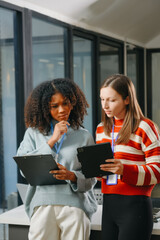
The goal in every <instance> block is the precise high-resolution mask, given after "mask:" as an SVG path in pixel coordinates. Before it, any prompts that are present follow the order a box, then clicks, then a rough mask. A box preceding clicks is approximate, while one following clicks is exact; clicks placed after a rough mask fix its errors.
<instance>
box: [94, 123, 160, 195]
mask: <svg viewBox="0 0 160 240" xmlns="http://www.w3.org/2000/svg"><path fill="white" fill-rule="evenodd" d="M122 124H123V120H115V128H114V139H115V138H116V136H117V134H118V132H119V130H120V128H121V127H122ZM103 142H110V143H111V142H112V138H111V136H110V137H109V136H107V135H105V133H104V131H103V124H102V123H100V124H99V125H98V126H97V131H96V143H97V144H98V143H103ZM111 144H112V143H111ZM114 158H115V159H120V160H121V162H122V163H123V164H124V172H123V176H121V177H120V176H118V184H116V185H106V179H104V178H102V193H105V194H121V195H146V196H150V195H151V191H152V189H153V187H154V185H155V184H157V183H159V182H160V139H159V134H158V132H157V130H156V128H155V126H154V124H153V122H152V121H150V120H149V119H145V120H142V121H141V122H140V125H139V127H138V129H137V131H136V132H135V134H131V136H130V140H129V142H128V143H127V144H117V145H115V147H114Z"/></svg>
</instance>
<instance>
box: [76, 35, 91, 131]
mask: <svg viewBox="0 0 160 240" xmlns="http://www.w3.org/2000/svg"><path fill="white" fill-rule="evenodd" d="M91 57H92V41H91V40H88V39H85V38H81V37H77V36H74V37H73V73H74V81H75V82H76V83H77V84H78V85H79V87H80V88H81V89H82V91H83V92H84V94H85V96H86V98H87V101H88V103H89V106H90V107H89V109H88V115H87V116H86V117H85V120H84V126H85V128H86V129H88V130H89V131H90V133H92V131H93V124H92V58H91Z"/></svg>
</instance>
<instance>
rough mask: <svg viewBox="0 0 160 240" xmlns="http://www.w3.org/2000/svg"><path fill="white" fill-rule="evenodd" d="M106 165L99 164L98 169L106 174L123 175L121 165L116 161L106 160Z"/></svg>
mask: <svg viewBox="0 0 160 240" xmlns="http://www.w3.org/2000/svg"><path fill="white" fill-rule="evenodd" d="M105 162H106V164H101V165H100V169H101V170H103V171H106V172H112V173H115V174H118V175H123V164H122V163H121V161H120V160H118V159H107V160H105Z"/></svg>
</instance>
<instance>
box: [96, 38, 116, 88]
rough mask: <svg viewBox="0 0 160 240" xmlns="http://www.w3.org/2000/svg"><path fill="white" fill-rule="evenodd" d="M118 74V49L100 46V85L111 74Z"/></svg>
mask: <svg viewBox="0 0 160 240" xmlns="http://www.w3.org/2000/svg"><path fill="white" fill-rule="evenodd" d="M115 73H119V49H118V48H117V47H112V46H109V45H107V44H103V43H101V44H100V80H101V83H102V82H103V81H104V80H105V79H106V78H107V77H108V76H110V75H111V74H115Z"/></svg>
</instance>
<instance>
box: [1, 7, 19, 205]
mask: <svg viewBox="0 0 160 240" xmlns="http://www.w3.org/2000/svg"><path fill="white" fill-rule="evenodd" d="M15 16H16V13H15V12H14V11H9V10H6V9H3V8H0V205H1V206H3V207H4V206H6V205H7V203H8V207H9V208H10V207H11V205H12V204H13V206H14V202H13V201H14V200H15V202H16V198H14V199H12V200H13V201H10V199H11V198H10V196H11V194H12V193H13V192H16V183H17V166H16V164H15V162H14V160H13V158H12V157H13V156H14V155H15V154H16V150H17V145H16V142H17V139H16V138H17V136H16V93H15V46H14V39H15V36H14V20H15ZM10 204H11V205H10ZM9 205H10V206H9Z"/></svg>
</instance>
